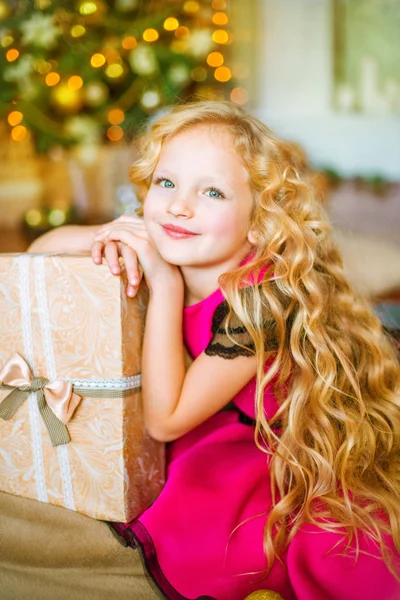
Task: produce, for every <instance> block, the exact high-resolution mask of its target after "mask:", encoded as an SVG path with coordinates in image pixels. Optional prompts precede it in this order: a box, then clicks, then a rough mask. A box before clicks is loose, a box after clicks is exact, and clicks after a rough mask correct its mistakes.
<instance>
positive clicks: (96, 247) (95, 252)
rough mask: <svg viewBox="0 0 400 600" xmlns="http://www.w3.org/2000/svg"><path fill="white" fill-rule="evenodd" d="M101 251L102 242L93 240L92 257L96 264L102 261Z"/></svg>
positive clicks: (102, 250)
mask: <svg viewBox="0 0 400 600" xmlns="http://www.w3.org/2000/svg"><path fill="white" fill-rule="evenodd" d="M103 252H104V244H103V242H100V241H99V242H94V244H93V245H92V250H91V254H92V259H93V262H94V263H95V264H96V265H101V263H102V262H103Z"/></svg>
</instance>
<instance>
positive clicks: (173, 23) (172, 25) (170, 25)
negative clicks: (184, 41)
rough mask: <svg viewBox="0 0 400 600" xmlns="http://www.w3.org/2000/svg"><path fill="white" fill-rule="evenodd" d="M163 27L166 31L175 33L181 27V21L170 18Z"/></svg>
mask: <svg viewBox="0 0 400 600" xmlns="http://www.w3.org/2000/svg"><path fill="white" fill-rule="evenodd" d="M163 27H164V29H165V31H175V29H178V27H179V21H178V19H175V17H168V19H165V21H164V25H163Z"/></svg>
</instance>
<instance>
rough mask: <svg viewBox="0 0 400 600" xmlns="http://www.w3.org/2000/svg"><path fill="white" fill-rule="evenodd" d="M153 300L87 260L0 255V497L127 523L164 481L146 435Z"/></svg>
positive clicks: (160, 448)
mask: <svg viewBox="0 0 400 600" xmlns="http://www.w3.org/2000/svg"><path fill="white" fill-rule="evenodd" d="M145 308H146V294H145V290H142V291H141V293H140V294H139V295H138V297H137V298H135V299H129V298H127V296H126V294H125V292H124V282H123V281H122V279H120V278H119V277H115V276H112V275H111V274H110V273H109V270H108V267H107V266H105V265H104V266H95V265H94V264H93V263H92V260H91V258H90V257H83V256H71V255H53V256H45V255H30V254H20V255H17V254H3V255H0V384H1V387H0V489H1V490H2V491H5V492H8V493H11V494H17V495H19V496H25V497H27V498H35V499H37V500H40V501H42V502H49V503H51V504H56V505H59V506H64V507H66V508H69V509H72V510H76V511H78V512H82V513H85V514H87V515H89V516H91V517H94V518H96V519H102V520H107V521H108V520H109V521H124V522H126V521H129V520H131V519H132V518H134V517H135V516H137V515H138V514H140V513H141V512H142V511H143V510H144V509H145V508H147V507H148V506H150V504H152V502H154V500H155V499H156V497H157V496H158V494H159V493H160V491H161V489H162V486H163V483H164V462H165V461H164V458H165V456H164V445H163V444H160V443H158V442H156V441H154V440H152V439H151V438H150V437H149V436H148V434H147V433H146V431H145V428H144V421H143V412H142V405H141V389H140V350H141V343H142V337H143V323H144V313H145Z"/></svg>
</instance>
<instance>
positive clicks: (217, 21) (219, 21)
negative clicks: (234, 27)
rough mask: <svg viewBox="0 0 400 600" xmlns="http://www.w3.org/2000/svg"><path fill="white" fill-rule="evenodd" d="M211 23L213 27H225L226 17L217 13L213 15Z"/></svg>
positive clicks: (221, 13)
mask: <svg viewBox="0 0 400 600" xmlns="http://www.w3.org/2000/svg"><path fill="white" fill-rule="evenodd" d="M212 22H213V23H214V25H227V23H228V15H227V14H226V13H223V12H217V13H215V14H214V15H213V17H212Z"/></svg>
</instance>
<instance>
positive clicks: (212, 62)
mask: <svg viewBox="0 0 400 600" xmlns="http://www.w3.org/2000/svg"><path fill="white" fill-rule="evenodd" d="M207 64H208V65H209V66H210V67H220V66H221V65H223V64H224V57H223V55H222V54H221V52H210V54H209V55H208V56H207Z"/></svg>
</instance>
